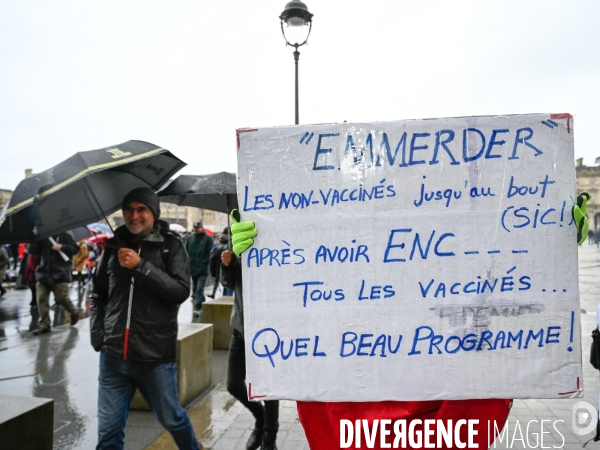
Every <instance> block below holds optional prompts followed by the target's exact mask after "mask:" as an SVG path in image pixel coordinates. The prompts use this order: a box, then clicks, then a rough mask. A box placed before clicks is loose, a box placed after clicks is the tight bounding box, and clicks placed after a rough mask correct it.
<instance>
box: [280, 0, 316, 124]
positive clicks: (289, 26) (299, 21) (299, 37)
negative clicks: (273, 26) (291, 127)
mask: <svg viewBox="0 0 600 450" xmlns="http://www.w3.org/2000/svg"><path fill="white" fill-rule="evenodd" d="M312 17H313V15H312V14H311V13H310V12H308V8H307V7H306V5H305V4H304V3H302V2H300V1H291V2H289V3H288V4H287V5H285V9H284V10H283V12H282V13H281V15H280V16H279V19H280V20H281V33H282V34H283V38H284V39H285V42H286V44H287V45H289V46H291V47H294V61H295V63H296V125H298V123H299V121H300V116H299V113H298V60H299V59H300V52H299V51H298V47H302V46H303V45H304V44H306V42H307V41H308V37H309V36H310V30H311V29H312ZM284 23H285V26H284Z"/></svg>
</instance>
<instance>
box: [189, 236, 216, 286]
mask: <svg viewBox="0 0 600 450" xmlns="http://www.w3.org/2000/svg"><path fill="white" fill-rule="evenodd" d="M212 247H213V240H212V238H211V237H210V236H209V235H208V234H206V232H204V231H203V232H202V233H194V234H192V235H191V236H190V237H188V238H187V241H185V248H186V250H187V252H188V255H189V256H190V270H191V272H192V276H193V277H199V276H201V275H208V265H209V262H210V251H211V250H212Z"/></svg>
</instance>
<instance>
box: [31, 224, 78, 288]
mask: <svg viewBox="0 0 600 450" xmlns="http://www.w3.org/2000/svg"><path fill="white" fill-rule="evenodd" d="M53 238H54V240H55V241H56V243H57V244H62V248H61V249H60V251H61V252H63V253H64V254H65V255H67V257H68V258H69V259H68V260H67V261H65V260H64V259H63V258H62V256H60V253H58V252H57V251H56V250H52V243H51V242H50V239H42V240H40V241H36V242H34V243H33V244H31V245H30V246H29V253H31V254H32V255H38V266H37V269H35V279H36V280H37V281H38V282H39V283H42V284H45V285H47V286H53V285H55V284H57V283H70V282H71V280H72V273H73V261H72V257H73V255H76V254H77V253H79V246H78V245H77V244H76V243H75V241H74V240H73V238H72V237H71V235H70V234H68V233H60V234H57V235H56V236H53Z"/></svg>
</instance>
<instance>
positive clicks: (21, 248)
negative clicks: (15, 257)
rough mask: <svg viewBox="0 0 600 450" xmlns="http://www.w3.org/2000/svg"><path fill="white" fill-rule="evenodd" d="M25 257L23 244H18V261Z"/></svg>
mask: <svg viewBox="0 0 600 450" xmlns="http://www.w3.org/2000/svg"><path fill="white" fill-rule="evenodd" d="M24 257H25V244H19V259H23V258H24Z"/></svg>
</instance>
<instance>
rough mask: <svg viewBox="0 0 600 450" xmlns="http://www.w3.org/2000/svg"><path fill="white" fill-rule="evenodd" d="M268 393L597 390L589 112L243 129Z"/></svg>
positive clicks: (255, 338)
mask: <svg viewBox="0 0 600 450" xmlns="http://www.w3.org/2000/svg"><path fill="white" fill-rule="evenodd" d="M238 164H239V171H238V173H239V180H238V197H239V202H240V208H241V214H242V219H243V220H254V221H255V222H256V227H257V229H258V233H259V234H258V237H257V238H256V240H255V244H254V246H253V247H251V248H250V249H249V250H248V251H246V253H244V254H243V256H242V264H243V278H244V299H245V306H244V308H245V309H244V313H245V339H246V365H247V380H248V383H249V385H250V396H251V397H252V398H254V399H281V398H287V399H297V400H317V401H376V400H430V399H464V398H490V397H496V398H553V397H556V398H560V397H572V396H579V395H581V390H582V372H581V350H580V342H579V336H580V325H579V317H578V311H579V292H578V280H577V276H578V273H577V246H576V228H575V226H574V225H573V222H572V219H571V208H572V205H573V199H574V197H575V179H574V178H575V177H574V173H575V172H574V163H573V119H572V117H571V116H570V115H568V114H533V115H521V116H500V117H462V118H450V119H436V120H411V121H402V122H387V123H385V122H383V123H368V124H346V123H344V124H330V125H307V126H304V125H302V126H293V127H282V128H264V129H258V130H250V129H244V130H238Z"/></svg>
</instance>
